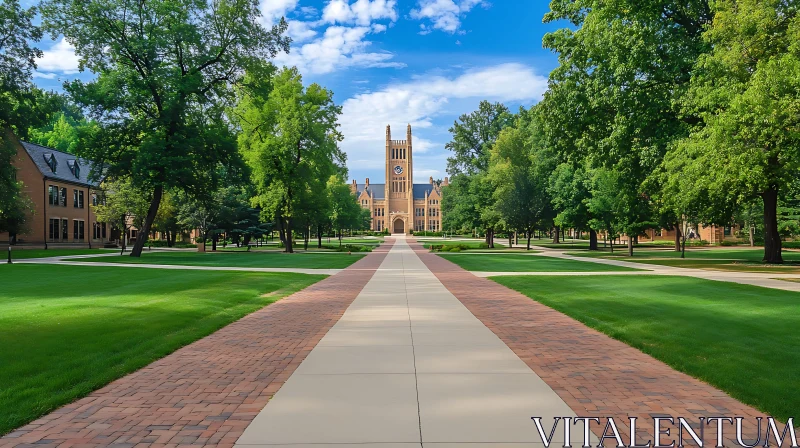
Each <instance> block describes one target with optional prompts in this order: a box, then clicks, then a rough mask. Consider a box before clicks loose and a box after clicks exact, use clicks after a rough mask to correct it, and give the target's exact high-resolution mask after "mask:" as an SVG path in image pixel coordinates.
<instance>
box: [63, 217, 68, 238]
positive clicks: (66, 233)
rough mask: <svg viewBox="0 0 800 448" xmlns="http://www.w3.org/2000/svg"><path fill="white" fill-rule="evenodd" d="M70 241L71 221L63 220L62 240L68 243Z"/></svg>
mask: <svg viewBox="0 0 800 448" xmlns="http://www.w3.org/2000/svg"><path fill="white" fill-rule="evenodd" d="M68 239H69V220H67V219H62V220H61V240H63V241H67V240H68Z"/></svg>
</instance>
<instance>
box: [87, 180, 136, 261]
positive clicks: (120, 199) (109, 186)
mask: <svg viewBox="0 0 800 448" xmlns="http://www.w3.org/2000/svg"><path fill="white" fill-rule="evenodd" d="M101 188H102V193H101V196H100V198H99V199H100V200H99V202H98V205H94V206H93V207H94V213H95V215H96V216H97V220H98V221H100V222H105V223H108V224H111V225H112V226H114V227H116V228H117V229H120V231H121V232H122V235H121V236H122V238H121V239H122V252H121V253H125V246H126V243H127V235H128V231H129V230H130V229H131V227H136V228H137V229H139V237H141V234H142V232H141V228H142V224H143V223H144V219H145V216H147V210H148V207H149V204H150V201H149V199H148V197H147V193H146V192H144V191H142V190H141V189H140V188H137V187H136V186H135V185H134V184H133V182H131V181H130V179H117V180H105V181H104V182H103V183H102V185H101ZM139 237H137V241H138V240H139Z"/></svg>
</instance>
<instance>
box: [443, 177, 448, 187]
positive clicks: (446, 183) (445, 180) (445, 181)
mask: <svg viewBox="0 0 800 448" xmlns="http://www.w3.org/2000/svg"><path fill="white" fill-rule="evenodd" d="M442 185H444V186H448V185H450V179H448V178H446V177H445V178H444V182H442Z"/></svg>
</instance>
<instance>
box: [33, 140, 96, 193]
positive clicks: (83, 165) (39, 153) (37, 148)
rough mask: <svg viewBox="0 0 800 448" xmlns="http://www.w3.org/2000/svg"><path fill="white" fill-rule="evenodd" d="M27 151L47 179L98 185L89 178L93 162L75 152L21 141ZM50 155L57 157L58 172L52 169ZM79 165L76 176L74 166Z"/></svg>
mask: <svg viewBox="0 0 800 448" xmlns="http://www.w3.org/2000/svg"><path fill="white" fill-rule="evenodd" d="M20 143H22V147H23V148H25V151H27V152H28V155H30V157H31V160H33V163H34V164H36V167H37V168H39V171H40V172H41V173H42V176H44V177H45V178H47V179H53V180H60V181H64V182H71V183H73V184H81V185H84V186H87V187H98V186H99V185H98V183H97V182H95V181H92V180H90V179H89V176H90V175H91V173H92V168H93V164H92V163H91V162H89V161H88V160H85V159H81V158H79V157H77V156H75V155H74V154H69V153H66V152H61V151H59V150H57V149H53V148H48V147H47V146H42V145H37V144H35V143H28V142H20ZM50 157H55V159H56V160H55V161H56V172H55V173H54V172H53V171H52V170H51V169H50V165H49V164H48V160H49V159H50ZM75 164H77V165H78V168H79V169H78V176H75V171H74V166H75Z"/></svg>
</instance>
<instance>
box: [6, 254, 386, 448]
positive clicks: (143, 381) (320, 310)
mask: <svg viewBox="0 0 800 448" xmlns="http://www.w3.org/2000/svg"><path fill="white" fill-rule="evenodd" d="M391 245H392V243H391V240H387V242H386V243H385V244H383V245H382V246H380V247H379V248H378V249H376V250H375V251H374V252H372V253H371V254H370V255H368V256H366V257H364V258H362V259H361V260H359V261H358V262H356V263H354V264H353V265H352V266H351V267H350V268H348V269H346V270H344V271H343V272H341V273H339V274H337V275H334V276H332V277H328V278H327V279H325V280H323V281H321V282H319V283H317V284H315V285H313V286H311V287H309V288H306V289H305V290H303V291H300V292H297V293H295V294H293V295H291V296H290V297H287V298H284V299H282V300H280V301H278V302H276V303H274V304H272V305H270V306H268V307H266V308H263V309H261V310H259V311H256V312H255V313H253V314H250V315H248V316H246V317H244V318H243V319H241V320H239V321H237V322H234V323H232V324H231V325H228V326H227V327H225V328H223V329H221V330H219V331H217V332H216V333H214V334H212V335H210V336H208V337H205V338H203V339H201V340H199V341H197V342H194V343H193V344H190V345H188V346H186V347H183V348H181V349H180V350H177V351H176V352H174V353H172V354H171V355H169V356H166V357H164V358H162V359H160V360H158V361H156V362H154V363H152V364H150V365H149V366H147V367H145V368H143V369H141V370H139V371H137V372H135V373H132V374H130V375H127V376H125V377H123V378H120V379H119V380H117V381H114V382H112V383H111V384H109V385H108V386H106V387H104V388H102V389H99V390H97V391H95V392H93V393H92V394H91V395H89V396H87V397H85V398H82V399H80V400H78V401H76V402H74V403H72V404H70V405H68V406H64V407H63V408H61V409H59V410H57V411H55V412H53V413H51V414H49V415H46V416H44V417H42V418H40V419H38V420H36V421H34V422H32V423H30V424H28V425H26V426H24V427H22V428H20V429H18V430H17V431H14V432H12V433H10V434H8V435H6V437H4V438H2V439H0V447H10V446H18V447H22V446H36V447H42V446H58V447H70V446H75V447H78V446H85V447H89V446H91V447H94V446H114V447H133V446H136V447H173V446H181V447H184V446H210V445H213V446H219V447H231V446H233V444H234V443H235V442H236V440H237V439H238V438H239V436H240V435H241V434H242V432H243V431H244V429H245V428H246V427H247V425H248V424H249V423H250V422H251V421H252V420H253V418H254V417H255V416H256V414H258V412H259V411H261V409H262V408H263V407H264V406H265V405H266V404H267V402H268V401H269V400H270V398H271V397H272V395H274V394H275V392H276V391H277V390H278V389H280V387H281V385H283V383H284V381H286V379H287V378H289V376H290V375H291V374H292V372H294V370H295V369H296V368H297V366H298V365H300V363H301V362H302V361H303V359H305V357H306V356H307V355H308V353H309V352H310V351H311V349H313V348H314V346H316V345H317V343H318V342H319V340H320V339H322V337H323V336H324V335H325V333H327V331H328V329H330V327H331V326H333V324H335V323H336V322H337V321H338V320H339V318H340V317H341V316H342V314H343V313H344V311H345V310H346V309H347V307H348V306H350V303H351V302H352V301H353V300H354V299H355V298H356V296H357V295H358V293H359V292H361V289H362V288H363V287H364V285H366V283H367V282H368V281H369V279H370V278H371V277H372V275H373V274H374V273H375V270H376V269H377V268H378V267H379V266H380V264H381V262H382V261H383V259H384V258H385V257H386V253H387V252H388V250H389V249H390V248H391Z"/></svg>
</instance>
